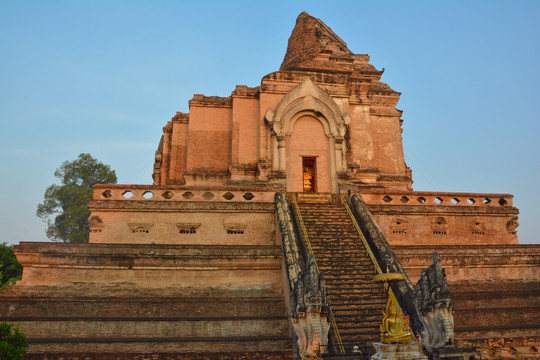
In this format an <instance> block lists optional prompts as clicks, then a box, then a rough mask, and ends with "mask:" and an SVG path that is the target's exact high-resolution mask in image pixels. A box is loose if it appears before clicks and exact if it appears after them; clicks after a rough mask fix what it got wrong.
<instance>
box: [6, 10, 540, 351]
mask: <svg viewBox="0 0 540 360" xmlns="http://www.w3.org/2000/svg"><path fill="white" fill-rule="evenodd" d="M382 73H383V72H382V71H379V70H377V69H376V68H375V67H373V66H372V65H371V64H370V63H369V56H368V55H358V54H354V53H352V52H351V51H350V50H349V49H348V48H347V45H346V43H345V42H344V41H343V40H341V39H340V38H339V37H338V36H337V35H336V34H334V33H333V32H332V30H331V29H329V28H328V27H327V26H326V25H325V24H324V23H323V22H322V21H321V20H319V19H315V18H313V17H311V16H310V15H308V14H307V13H302V14H300V16H299V17H298V19H297V22H296V26H295V27H294V29H293V31H292V34H291V37H290V39H289V44H288V48H287V53H286V55H285V58H284V60H283V63H282V64H281V67H280V69H279V71H276V72H273V73H271V74H268V75H266V76H264V77H263V78H262V80H261V84H260V86H258V87H255V88H250V87H247V86H242V85H239V86H237V87H236V89H235V90H234V91H233V92H232V94H231V95H230V96H229V97H217V96H209V97H208V96H204V95H195V96H194V97H193V99H191V100H190V102H189V106H190V112H189V113H176V115H175V116H174V117H173V118H172V119H171V121H169V122H168V123H166V125H165V127H164V128H163V137H162V139H161V141H160V143H159V147H158V149H157V151H156V153H155V164H154V173H153V179H154V183H153V185H96V186H95V187H94V200H93V201H92V202H91V203H90V208H91V211H92V215H91V217H90V222H91V225H92V228H91V234H90V244H76V245H75V244H57V243H21V244H20V245H18V246H16V247H15V252H16V254H17V258H18V260H19V261H20V262H21V264H22V265H23V267H24V273H23V279H22V281H20V282H18V283H17V284H16V285H13V286H11V287H9V288H8V289H7V290H5V291H3V292H1V293H0V315H1V318H2V321H4V320H5V321H9V322H11V323H15V324H17V325H19V326H20V327H21V329H22V330H23V331H24V332H25V333H26V334H27V335H28V337H29V343H30V354H29V355H28V358H29V359H60V358H62V359H75V358H78V359H147V358H148V359H293V358H294V357H295V356H296V357H297V358H299V357H301V356H302V354H311V355H319V356H323V354H324V356H329V357H330V356H335V355H337V354H342V355H343V354H349V358H350V359H353V358H355V359H356V358H367V357H365V356H367V355H358V353H353V351H354V349H355V346H356V347H358V348H360V349H361V350H362V352H363V354H368V353H370V352H371V349H372V347H371V343H372V342H374V341H377V340H378V339H379V335H380V328H379V325H380V324H381V319H382V317H381V311H382V310H383V309H384V306H385V301H386V300H385V294H384V291H383V288H382V286H381V285H380V284H376V283H374V282H373V281H372V280H373V277H374V276H375V275H376V274H381V273H384V272H386V271H389V272H392V273H399V274H402V275H404V276H405V277H406V279H405V280H404V281H402V282H400V283H399V284H398V283H396V284H393V285H392V291H393V293H394V294H395V297H396V299H397V301H399V306H400V309H401V310H402V311H403V313H404V314H406V315H408V316H409V318H410V323H411V328H412V330H413V331H414V334H415V335H416V336H418V337H422V341H424V343H425V344H426V346H427V347H428V348H430V349H431V348H433V349H435V350H437V349H439V345H436V342H435V341H434V340H430V339H431V337H432V335H433V334H432V333H430V331H431V330H430V325H429V324H428V323H427V322H426V316H427V315H426V314H428V312H429V311H433V306H431V308H430V309H428V310H426V308H425V307H421V306H419V305H418V304H419V301H420V300H418V296H424V297H425V296H428V295H425V294H424V293H423V292H422V291H420V290H419V289H420V287H419V286H417V287H416V290H415V288H414V285H415V284H416V283H417V281H418V279H419V278H420V277H421V276H420V274H421V271H422V270H423V269H425V268H427V267H428V266H429V265H430V264H431V262H432V254H433V253H435V252H437V253H438V254H439V257H440V261H441V263H442V267H443V268H444V269H445V274H446V275H445V276H444V275H441V274H442V273H441V271H440V269H439V270H438V271H439V272H438V273H437V274H439V275H438V277H439V278H440V279H439V280H441V279H442V280H441V281H443V280H444V281H446V279H447V281H448V284H449V288H450V291H451V297H452V298H451V299H450V298H449V297H446V298H445V299H444V306H446V309H448V311H447V312H446V313H445V314H443V315H439V316H440V319H443V317H444V320H445V321H446V323H445V326H449V324H450V323H451V322H452V321H453V323H452V324H450V325H452V326H453V328H451V329H450V327H449V329H450V330H451V331H449V334H450V333H451V334H450V335H448V336H449V338H447V339H446V340H444V339H443V340H444V341H446V343H445V345H444V346H449V344H450V343H452V344H453V345H455V346H457V347H466V346H476V347H477V349H478V350H480V351H482V352H483V354H484V355H485V356H493V357H497V356H500V355H502V356H513V357H516V354H517V355H518V356H520V357H522V358H534V357H538V355H537V354H538V346H539V345H540V320H539V319H540V277H539V275H538V274H540V246H536V245H518V236H517V230H516V228H517V226H518V218H517V216H518V210H517V209H516V208H515V207H513V205H512V195H509V194H482V193H449V192H423V191H413V190H412V174H411V170H410V169H409V168H408V167H407V165H406V163H405V160H404V155H403V146H402V129H401V125H402V120H401V111H400V110H397V109H396V105H397V102H398V100H399V96H400V94H399V93H398V92H396V91H394V90H392V89H391V88H390V86H388V85H387V84H385V83H383V82H381V81H380V80H381V76H382ZM433 259H434V260H433V261H434V262H433V264H434V265H433V266H435V265H436V264H437V262H436V260H435V259H436V257H434V258H433ZM437 261H438V260H437ZM422 276H424V275H422ZM436 277H437V276H432V277H430V278H426V277H425V276H424V278H425V281H427V282H428V283H429V284H435V283H434V281H436V280H437V279H435V278H436ZM443 278H444V279H443ZM426 279H427V280H426ZM437 281H438V280H437ZM441 286H442V285H441ZM441 288H444V287H438V288H437V289H441ZM423 289H424V290H423V291H424V292H425V290H426V289H427V290H429V287H428V286H424V287H423ZM422 294H424V295H422ZM432 296H433V298H432V300H433V303H437V301H439V302H440V303H437V304H438V305H437V306H439V308H438V309H439V310H440V309H442V305H441V304H442V302H441V301H443V300H442V299H441V297H440V296H439V295H437V294H435V295H433V294H432ZM415 299H416V300H415ZM423 301H424V303H426V304H427V302H426V300H425V298H424V300H423ZM439 310H437V311H439ZM452 312H454V316H453V319H452V318H451V313H452ZM428 315H429V314H428ZM449 317H450V318H449ZM448 319H450V320H448ZM430 341H431V342H430ZM444 341H443V342H444ZM441 346H442V347H444V346H443V345H441ZM354 356H356V357H354Z"/></svg>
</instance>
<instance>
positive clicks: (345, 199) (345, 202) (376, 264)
mask: <svg viewBox="0 0 540 360" xmlns="http://www.w3.org/2000/svg"><path fill="white" fill-rule="evenodd" d="M341 204H343V206H344V207H345V209H346V210H347V214H349V217H350V218H351V221H352V223H353V225H354V227H355V229H356V231H357V232H358V237H359V238H360V240H361V241H362V244H364V247H365V248H366V251H367V254H368V255H369V258H370V259H371V262H372V263H373V266H374V267H375V270H376V271H377V274H378V275H380V274H382V273H383V271H382V269H381V267H380V266H379V262H378V261H377V259H376V258H375V255H374V254H373V252H372V251H371V247H370V246H369V244H368V242H367V240H366V237H365V236H364V233H363V232H362V229H360V226H359V225H358V222H357V221H356V219H355V218H354V215H353V213H352V211H351V208H350V207H349V202H348V197H347V195H341Z"/></svg>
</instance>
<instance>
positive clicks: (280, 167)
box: [265, 77, 351, 192]
mask: <svg viewBox="0 0 540 360" xmlns="http://www.w3.org/2000/svg"><path fill="white" fill-rule="evenodd" d="M303 115H310V116H311V117H313V118H315V119H317V120H318V121H320V122H321V124H322V126H323V129H324V132H325V135H326V137H327V138H328V152H329V153H328V158H329V162H330V178H331V188H332V191H333V192H336V191H337V174H338V173H340V172H343V171H346V158H345V154H346V153H347V152H346V149H345V143H344V141H343V140H344V137H345V133H346V131H347V129H346V125H348V124H349V123H350V122H351V117H350V115H349V114H348V113H345V114H343V115H342V114H341V111H340V109H339V106H338V105H337V103H336V102H335V101H334V99H332V97H331V96H330V95H328V94H327V93H326V92H325V91H324V90H322V89H321V88H320V87H319V86H317V85H316V84H315V83H314V82H313V81H312V80H311V79H310V78H309V77H307V78H306V79H305V80H304V81H302V82H301V83H300V84H299V85H297V86H296V87H295V88H294V89H292V90H291V91H290V92H289V93H287V95H285V96H284V97H283V98H282V99H281V101H280V102H279V103H278V105H277V107H276V109H275V110H272V109H268V110H267V111H266V114H265V121H266V123H267V124H268V126H269V128H270V132H271V138H272V170H273V171H274V172H277V173H280V174H283V175H284V174H285V173H286V166H287V164H286V153H287V148H286V147H287V141H286V140H287V139H288V138H289V137H290V136H291V134H292V131H293V128H294V123H295V122H296V120H298V119H299V118H300V117H302V116H303Z"/></svg>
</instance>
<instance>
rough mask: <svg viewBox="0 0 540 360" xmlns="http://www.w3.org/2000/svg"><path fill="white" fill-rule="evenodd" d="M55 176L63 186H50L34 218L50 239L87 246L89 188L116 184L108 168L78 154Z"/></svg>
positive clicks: (90, 189) (90, 191)
mask: <svg viewBox="0 0 540 360" xmlns="http://www.w3.org/2000/svg"><path fill="white" fill-rule="evenodd" d="M54 176H56V177H57V178H59V179H61V181H62V185H57V184H53V185H51V186H49V187H48V188H47V190H46V191H45V200H44V201H43V203H42V204H39V205H38V208H37V212H36V215H37V216H38V217H40V218H42V219H43V220H44V221H47V224H48V228H47V232H46V233H47V237H48V238H49V239H51V240H55V241H64V242H67V243H86V242H88V235H89V233H90V224H89V223H88V217H89V216H90V210H88V203H89V202H90V201H91V200H92V197H93V194H94V192H93V189H92V186H93V185H94V184H116V181H117V178H116V174H115V172H114V170H111V167H110V166H109V165H105V164H103V163H102V162H99V161H98V160H96V159H94V158H93V157H92V156H91V155H90V154H80V155H79V158H78V159H77V160H73V161H65V162H64V163H63V164H62V165H61V166H60V167H59V168H58V169H56V171H55V172H54ZM52 217H54V219H53V220H51V218H52Z"/></svg>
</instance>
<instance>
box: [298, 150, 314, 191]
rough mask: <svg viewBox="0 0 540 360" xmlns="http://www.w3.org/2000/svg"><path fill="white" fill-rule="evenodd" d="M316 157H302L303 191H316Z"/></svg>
mask: <svg viewBox="0 0 540 360" xmlns="http://www.w3.org/2000/svg"><path fill="white" fill-rule="evenodd" d="M316 160H317V159H316V158H314V157H302V169H303V174H304V175H303V177H302V180H303V181H304V185H303V186H304V187H303V188H304V192H313V193H314V192H317V161H316Z"/></svg>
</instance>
